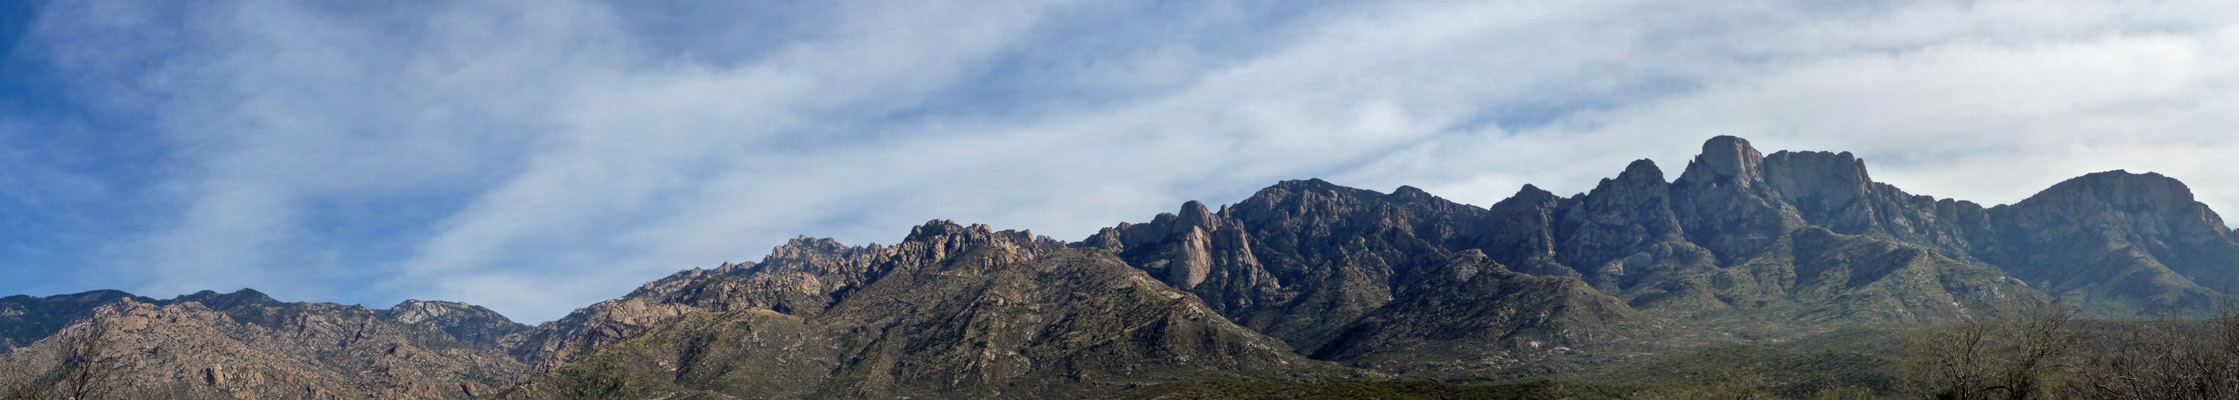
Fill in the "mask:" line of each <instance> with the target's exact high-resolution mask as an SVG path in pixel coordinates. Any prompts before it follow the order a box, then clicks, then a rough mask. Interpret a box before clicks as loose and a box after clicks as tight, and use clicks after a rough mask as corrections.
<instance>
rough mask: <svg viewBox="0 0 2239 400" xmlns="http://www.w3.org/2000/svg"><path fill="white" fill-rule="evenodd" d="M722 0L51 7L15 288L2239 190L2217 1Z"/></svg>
mask: <svg viewBox="0 0 2239 400" xmlns="http://www.w3.org/2000/svg"><path fill="white" fill-rule="evenodd" d="M688 3H691V2H654V3H650V4H640V3H624V2H592V1H574V0H538V1H488V2H473V3H459V4H426V5H420V4H414V5H386V6H384V7H370V6H366V5H357V4H349V5H305V4H290V3H270V2H248V1H239V2H236V1H209V2H193V3H190V4H174V3H170V2H128V1H67V0H63V1H55V2H52V3H48V4H45V5H44V7H41V8H38V9H37V10H36V12H35V15H34V16H33V17H32V18H26V19H25V20H27V21H29V22H27V24H28V25H27V26H24V27H22V29H20V30H21V31H23V32H25V33H23V34H22V35H20V37H19V38H17V39H16V43H15V45H14V46H13V47H12V50H10V53H8V55H7V56H6V57H7V61H5V62H6V63H8V64H5V65H8V66H7V67H0V68H6V69H8V70H7V71H0V72H16V73H18V74H15V75H17V76H19V77H28V78H16V79H19V80H29V81H27V82H30V83H35V84H19V85H14V86H10V87H15V89H0V90H13V91H14V92H13V93H15V94H20V95H22V96H27V97H26V98H34V97H28V96H36V97H35V98H38V99H43V101H38V102H23V103H21V104H18V103H9V102H0V150H5V151H0V167H4V170H5V171H4V172H0V183H5V184H7V185H6V186H8V187H9V188H8V189H4V191H0V194H5V196H4V197H0V201H6V202H8V203H7V205H9V208H11V209H14V210H15V211H10V212H6V213H0V218H4V219H0V222H6V223H7V225H4V226H0V235H6V236H8V237H12V238H20V239H19V240H17V242H19V243H25V244H24V245H19V246H16V247H15V248H14V249H12V250H11V249H0V256H5V257H7V258H9V259H10V260H6V261H7V262H8V263H9V264H13V265H15V266H14V267H11V268H20V269H24V270H26V271H27V272H30V273H33V274H34V276H38V277H40V279H35V280H34V282H16V283H6V284H0V285H4V286H0V289H6V290H4V291H6V292H21V293H52V292H61V291H71V290H82V289H91V288H122V289H127V290H132V291H135V292H136V293H142V294H146V295H155V296H167V295H171V294H178V293H185V292H191V291H194V290H201V289H219V290H227V289H230V288H236V287H255V288H257V289H259V290H263V291H266V292H269V293H273V294H275V295H276V296H279V297H281V298H282V299H285V300H309V301H334V302H342V303H365V304H367V305H369V306H374V307H386V306H387V305H388V304H393V303H394V302H396V301H400V300H402V299H405V298H424V299H447V300H459V301H466V302H470V303H476V304H483V305H488V306H490V307H491V308H493V309H497V310H499V311H501V312H504V313H506V314H507V315H509V316H513V317H515V318H517V319H520V320H524V321H543V320H550V319H554V318H557V317H559V316H561V315H563V314H565V313H566V312H568V311H569V310H571V309H573V308H574V307H578V306H582V305H586V304H589V303H592V302H595V301H598V300H601V299H605V298H611V297H614V296H617V295H620V294H623V293H625V292H627V291H629V290H631V289H633V288H635V286H636V285H637V284H638V283H641V282H645V281H648V280H651V279H655V278H657V277H660V276H662V275H665V274H668V273H671V272H674V271H676V270H679V269H685V268H692V267H711V266H714V265H718V264H720V263H722V262H726V261H732V262H736V261H753V260H758V259H759V258H760V257H761V255H762V254H763V253H765V252H766V251H767V249H768V248H769V247H770V246H774V245H777V244H781V243H783V241H784V240H785V239H786V238H789V237H792V236H794V235H810V236H829V237H836V238H839V239H841V240H843V241H846V242H850V243H867V242H891V241H893V240H896V239H898V238H900V237H901V236H902V234H903V233H905V232H907V231H908V227H909V226H912V225H915V224H918V223H922V222H924V221H926V220H929V219H935V218H943V219H956V220H960V221H966V222H982V223H988V224H991V225H995V226H997V227H1000V228H1014V229H1032V230H1033V231H1034V232H1036V233H1039V234H1046V235H1050V236H1053V237H1056V238H1059V239H1066V240H1074V239H1078V238H1080V237H1083V236H1086V235H1087V234H1089V233H1091V232H1093V231H1094V230H1095V229H1097V228H1099V227H1103V226H1109V225H1113V224H1116V223H1117V222H1120V221H1141V220H1145V219H1147V218H1148V217H1149V216H1150V215H1152V214H1154V213H1157V212H1162V211H1171V210H1172V209H1173V208H1174V207H1175V206H1176V205H1177V204H1179V203H1181V202H1183V201H1186V200H1192V199H1201V200H1206V201H1208V202H1214V203H1224V202H1232V201H1236V200H1239V199H1241V198H1243V197H1244V196H1246V195H1248V194H1249V193H1250V192H1251V191H1253V190H1256V189H1257V188H1260V187H1263V186H1266V185H1268V184H1271V183H1273V182H1275V181H1277V180H1282V179H1302V178H1309V177H1322V178H1326V179H1330V180H1332V181H1335V182H1337V183H1340V184H1346V185H1352V186H1359V187H1366V188H1374V189H1379V190H1389V189H1390V188H1392V187H1396V186H1398V185H1403V184H1404V185H1415V186H1418V187H1423V188H1425V189H1427V190H1430V191H1431V192H1433V193H1438V194H1440V195H1443V196H1446V197H1448V198H1450V199H1453V200H1456V201H1460V202H1465V203H1472V204H1480V205H1484V204H1491V203H1493V202H1495V201H1498V200H1500V199H1501V198H1504V197H1506V196H1507V195H1508V194H1510V193H1513V192H1514V191H1515V190H1516V189H1517V188H1518V187H1520V186H1522V185H1523V184H1526V183H1531V184H1537V185H1539V186H1541V187H1544V188H1547V189H1549V190H1553V191H1556V192H1558V193H1570V192H1578V191H1583V190H1586V189H1589V188H1590V187H1591V185H1593V184H1594V182H1595V181H1596V180H1598V179H1600V178H1604V177H1609V176H1613V175H1615V173H1616V172H1617V171H1619V170H1620V169H1622V167H1623V166H1624V165H1625V164H1626V163H1627V162H1628V161H1630V160H1632V159H1636V158H1644V157H1645V158H1652V159H1654V160H1656V161H1658V162H1659V164H1661V165H1663V166H1664V167H1665V168H1667V169H1671V170H1672V171H1676V168H1678V167H1679V166H1682V165H1684V163H1685V160H1687V159H1688V157H1690V156H1692V155H1693V153H1694V152H1695V150H1696V147H1697V145H1698V144H1699V143H1701V141H1702V140H1703V139H1705V138H1708V137H1710V136H1714V135H1722V134H1730V135H1738V136H1743V137H1746V138H1749V139H1751V140H1752V141H1754V142H1756V143H1757V145H1758V147H1760V148H1763V149H1767V150H1768V151H1769V150H1776V149H1796V150H1847V151H1852V152H1855V153H1857V154H1859V155H1860V156H1861V157H1863V158H1865V159H1867V162H1868V165H1869V168H1870V169H1871V170H1872V172H1873V174H1874V175H1875V178H1877V179H1878V180H1881V181H1885V182H1890V183H1892V184H1895V185H1897V186H1899V187H1902V188H1904V189H1906V190H1908V191H1912V192H1914V193H1921V194H1930V195H1936V196H1942V197H1956V198H1960V199H1965V200H1973V201H1977V202H1983V203H1993V204H1995V203H2008V202H2012V201H2016V200H2019V199H2021V198H2024V197H2027V196H2028V195H2030V194H2032V193H2033V192H2034V191H2035V190H2039V189H2042V188H2045V187H2048V186H2050V185H2051V184H2052V183H2055V182H2058V181H2060V180H2062V179H2066V178H2070V177H2074V176H2077V175H2081V174H2084V173H2089V172H2096V171H2103V170H2111V169H2118V168H2119V169H2129V170H2132V171H2156V172H2161V173H2163V174H2167V175H2171V176H2174V177H2177V178H2179V179H2183V180H2185V181H2186V182H2188V183H2190V184H2191V185H2192V187H2193V190H2194V191H2195V193H2196V194H2197V195H2199V196H2200V198H2201V199H2202V201H2204V202H2206V203H2208V204H2209V205H2210V206H2211V207H2217V208H2219V209H2223V210H2227V212H2228V210H2234V209H2239V185H2235V184H2234V183H2235V182H2239V169H2234V168H2229V167H2227V165H2228V162H2227V161H2226V158H2225V156H2224V155H2228V154H2239V134H2234V133H2233V132H2232V131H2231V128H2230V127H2233V126H2239V114H2234V113H2231V112H2230V110H2234V109H2239V90H2235V89H2239V25H2233V24H2232V23H2231V22H2230V21H2239V18H2235V17H2239V9H2235V8H2234V7H2231V6H2226V5H2222V4H2218V3H2213V2H2189V1H2168V2H2092V1H1977V2H1934V1H1921V2H1844V4H1840V5H1827V4H1818V3H1819V2H1783V1H1740V2H1718V3H1714V4H1700V3H1699V2H1669V1H1584V2H1580V1H1563V2H1536V1H1520V2H1494V3H1491V4H1486V3H1484V2H1444V1H1415V2H1390V3H1355V2H1326V3H1308V4H1300V3H1295V2H1272V1H1262V2H1220V3H1218V4H1186V3H1156V2H1129V3H1121V4H1111V3H1101V2H1098V3H1090V2H1077V3H1076V2H1042V1H1017V2H1010V1H970V2H846V3H831V4H813V5H793V4H783V3H776V4H761V3H748V4H731V5H721V6H706V5H700V4H688ZM0 20H6V19H0ZM18 83H23V82H18ZM26 104H28V105H26Z"/></svg>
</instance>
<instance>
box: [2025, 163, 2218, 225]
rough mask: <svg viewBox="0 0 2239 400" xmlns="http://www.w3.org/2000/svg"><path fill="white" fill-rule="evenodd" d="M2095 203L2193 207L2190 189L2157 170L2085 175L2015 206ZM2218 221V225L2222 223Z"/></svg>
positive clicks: (2141, 207) (2132, 207)
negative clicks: (2139, 172) (2140, 172)
mask: <svg viewBox="0 0 2239 400" xmlns="http://www.w3.org/2000/svg"><path fill="white" fill-rule="evenodd" d="M2043 202H2059V203H2077V202H2080V203H2095V204H2106V205H2109V206H2113V207H2115V208H2118V209H2124V210H2164V211H2174V210H2186V209H2190V208H2194V207H2193V206H2194V205H2195V204H2197V203H2195V202H2194V201H2193V196H2192V188H2189V187H2186V186H2185V184H2184V182H2179V181H2177V179H2175V178H2170V177H2167V176H2163V175H2161V174H2158V173H2152V172H2147V173H2143V174H2137V173H2131V172H2130V171H2125V170H2119V169H2118V170H2113V171H2106V172H2098V173H2092V174H2087V175H2084V176H2080V177H2076V178H2074V179H2069V180H2067V181H2063V182H2060V183H2059V184H2055V185H2052V187H2051V188H2047V189H2045V190H2044V191H2042V192H2038V193H2037V194H2036V195H2034V196H2030V197H2029V198H2028V199H2026V200H2022V201H2021V203H2017V204H2015V206H2021V205H2023V204H2031V203H2043ZM2221 222H2222V221H2217V225H2222V223H2221Z"/></svg>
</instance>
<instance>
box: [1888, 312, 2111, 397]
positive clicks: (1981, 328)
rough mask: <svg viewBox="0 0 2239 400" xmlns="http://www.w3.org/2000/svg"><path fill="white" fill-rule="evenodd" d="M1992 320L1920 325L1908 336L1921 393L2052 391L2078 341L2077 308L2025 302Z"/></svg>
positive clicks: (2031, 393)
mask: <svg viewBox="0 0 2239 400" xmlns="http://www.w3.org/2000/svg"><path fill="white" fill-rule="evenodd" d="M2014 308H2018V309H2013V310H2001V311H2000V312H1998V313H1997V314H1998V315H1997V316H1996V317H1995V318H1992V319H1990V320H1987V321H1971V322H1965V323H1959V324H1952V325H1947V326H1940V327H1928V328H1921V329H1920V330H1919V331H1917V332H1915V333H1913V334H1912V335H1910V336H1909V337H1908V338H1906V343H1905V347H1906V351H1907V353H1908V357H1907V362H1906V366H1907V369H1908V370H1909V372H1910V376H1909V378H1910V379H1911V380H1912V384H1913V385H1912V386H1913V388H1914V389H1915V390H1916V391H1918V392H1920V393H1919V394H1922V395H1926V396H1930V397H1934V398H1937V399H1949V400H1989V399H2008V400H2024V399H2036V398H2046V397H2050V395H2051V394H2052V393H2055V392H2056V390H2057V389H2058V388H2056V387H2054V386H2055V384H2057V383H2059V382H2061V380H2060V378H2059V377H2060V376H2061V375H2062V374H2063V373H2065V371H2066V370H2067V367H2068V366H2067V365H2066V364H2068V362H2069V360H2070V359H2071V354H2070V352H2071V351H2072V349H2073V345H2074V342H2075V340H2074V333H2073V332H2072V331H2071V330H2070V329H2069V327H2068V325H2069V320H2070V318H2072V317H2073V316H2074V314H2075V311H2073V310H2072V309H2070V308H2068V307H2065V306H2062V305H2058V304H2047V305H2025V306H2020V307H2014Z"/></svg>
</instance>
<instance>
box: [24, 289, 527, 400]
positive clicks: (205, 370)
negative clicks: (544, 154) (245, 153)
mask: <svg viewBox="0 0 2239 400" xmlns="http://www.w3.org/2000/svg"><path fill="white" fill-rule="evenodd" d="M160 303H162V304H151V303H148V302H142V301H138V300H135V299H134V298H131V297H124V298H120V299H118V300H117V301H115V302H111V303H107V304H105V305H103V306H101V307H99V308H97V309H96V310H95V311H94V313H93V314H92V315H89V316H88V318H86V319H84V320H81V321H79V322H77V323H75V324H72V325H71V326H69V327H68V328H64V329H62V330H60V331H58V332H57V333H55V334H53V335H51V336H49V337H46V338H44V339H42V340H40V341H38V342H37V343H35V344H33V345H32V346H30V347H27V348H24V349H22V350H20V351H17V352H14V353H10V354H7V355H6V356H5V357H4V358H5V360H0V361H4V362H8V363H11V364H12V365H18V366H24V367H28V368H26V369H27V370H31V371H67V370H70V369H71V368H77V366H80V365H99V366H101V367H100V368H97V369H99V370H103V371H110V372H112V374H111V375H112V376H113V377H112V378H111V379H107V380H103V381H102V382H97V383H98V384H99V385H98V386H101V387H103V388H105V389H107V390H109V391H110V392H109V394H110V395H111V396H121V397H127V398H192V397H211V396H218V397H235V398H272V397H281V398H369V397H370V398H397V399H462V398H472V397H478V396H486V395H488V394H491V393H494V392H495V389H497V388H503V387H506V386H510V384H511V380H512V378H513V376H515V375H517V374H519V373H520V372H521V371H522V370H523V366H522V365H521V364H520V363H519V362H517V361H515V360H513V359H512V358H510V357H506V356H505V354H504V353H503V352H501V351H498V350H497V349H496V348H495V347H494V346H493V344H494V343H492V342H487V341H484V342H479V343H478V342H475V341H472V340H463V339H461V338H458V337H454V336H452V335H451V334H449V333H447V330H449V331H468V330H490V329H494V330H496V331H494V332H488V333H491V334H502V333H504V332H506V331H508V330H513V329H523V328H525V327H520V326H518V325H512V326H511V327H506V326H505V325H502V324H511V322H508V321H504V320H503V317H496V316H495V314H494V313H491V314H489V316H491V317H494V318H497V319H496V320H495V321H494V322H495V323H497V324H474V325H472V326H455V325H449V324H444V323H442V322H441V321H438V320H436V319H420V320H399V319H393V318H391V317H390V315H395V314H397V313H398V312H397V309H391V310H385V311H376V310H369V309H366V308H364V307H358V306H342V305H335V304H326V303H283V302H279V301H275V300H272V299H271V298H270V297H266V296H264V294H262V293H257V292H255V291H250V290H242V291H239V292H235V293H230V294H218V293H215V292H208V291H205V292H202V293H197V294H192V295H187V296H181V297H179V298H176V299H172V300H168V301H162V302H160ZM407 304H411V303H407ZM453 304H455V303H453ZM399 308H405V307H399ZM472 310H474V309H473V308H465V309H463V311H462V310H451V311H447V312H448V313H469V312H473V311H472ZM482 311H487V310H482ZM426 312H428V311H427V310H425V309H419V310H413V309H406V310H405V311H403V313H405V314H412V313H426ZM481 322H493V321H487V320H485V321H481ZM487 336H488V335H484V337H487ZM89 338H91V339H89ZM89 340H91V341H92V342H94V343H103V344H104V345H101V346H94V347H92V348H88V347H86V343H88V341H89ZM76 360H92V361H93V362H94V364H87V363H86V362H85V361H76ZM65 378H66V376H56V375H47V376H43V377H41V378H39V379H42V380H44V381H46V382H48V383H49V384H56V383H59V382H56V381H57V380H64V379H65ZM58 386H66V385H58Z"/></svg>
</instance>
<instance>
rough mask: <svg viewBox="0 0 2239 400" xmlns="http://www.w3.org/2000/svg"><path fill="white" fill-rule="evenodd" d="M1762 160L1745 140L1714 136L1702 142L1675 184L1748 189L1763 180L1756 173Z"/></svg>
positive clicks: (1755, 149)
mask: <svg viewBox="0 0 2239 400" xmlns="http://www.w3.org/2000/svg"><path fill="white" fill-rule="evenodd" d="M1764 161H1765V155H1764V154H1763V153H1758V152H1757V148H1755V147H1750V145H1749V140H1747V139H1742V138H1738V137H1733V136H1719V137H1714V138H1710V141H1707V142H1703V152H1702V154H1699V155H1696V156H1695V160H1694V161H1689V162H1688V163H1687V172H1684V173H1681V174H1680V175H1679V181H1681V182H1697V183H1712V184H1739V185H1743V186H1748V185H1750V184H1752V183H1754V182H1759V181H1762V180H1763V179H1764V175H1763V174H1762V173H1761V172H1760V171H1759V167H1760V166H1761V165H1762V164H1763V163H1764Z"/></svg>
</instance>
